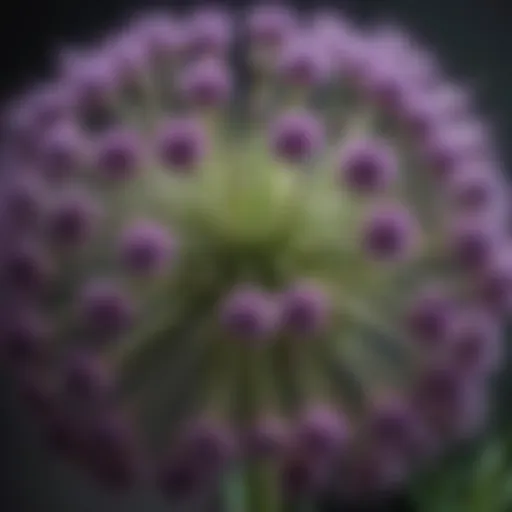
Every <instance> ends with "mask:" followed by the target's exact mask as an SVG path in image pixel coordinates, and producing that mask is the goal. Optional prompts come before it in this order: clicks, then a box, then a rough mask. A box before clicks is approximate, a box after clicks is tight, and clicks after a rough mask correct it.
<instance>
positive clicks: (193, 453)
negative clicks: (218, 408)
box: [178, 417, 238, 474]
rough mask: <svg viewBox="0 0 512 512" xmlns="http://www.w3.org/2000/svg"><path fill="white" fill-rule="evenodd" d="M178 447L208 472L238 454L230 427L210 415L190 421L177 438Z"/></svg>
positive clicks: (216, 469) (213, 471)
mask: <svg viewBox="0 0 512 512" xmlns="http://www.w3.org/2000/svg"><path fill="white" fill-rule="evenodd" d="M178 449H179V450H180V451H181V453H183V454H184V455H185V456H186V457H187V458H188V459H189V460H190V461H193V463H194V464H196V465H200V466H202V467H203V469H204V470H205V471H206V472H207V473H210V474H213V473H215V472H217V471H220V470H221V469H223V468H224V467H225V466H226V465H227V464H229V463H230V462H231V461H232V460H233V458H234V457H236V456H237V455H238V453H237V451H238V447H237V441H236V438H235V436H234V434H233V432H232V431H231V428H230V427H229V426H228V425H227V424H225V423H224V422H223V421H218V420H216V419H214V418H210V417H201V418H197V419H195V420H192V421H190V422H189V423H188V424H187V428H186V429H185V430H184V431H183V434H182V436H181V438H180V440H179V445H178Z"/></svg>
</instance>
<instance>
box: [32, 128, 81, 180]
mask: <svg viewBox="0 0 512 512" xmlns="http://www.w3.org/2000/svg"><path fill="white" fill-rule="evenodd" d="M87 158H88V142H87V140H86V138H85V136H84V134H83V133H81V131H80V129H79V128H78V126H76V125H74V124H72V123H59V124H57V125H55V126H54V127H53V128H52V129H51V130H50V131H49V132H46V133H45V134H43V139H42V141H41V144H40V150H39V162H40V165H41V167H42V170H43V172H44V175H45V176H46V177H47V178H48V179H49V180H51V181H61V180H62V179H65V178H66V177H68V176H70V175H72V174H73V173H75V172H76V171H78V170H80V169H82V168H83V166H84V165H85V164H86V162H87Z"/></svg>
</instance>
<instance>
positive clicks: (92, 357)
mask: <svg viewBox="0 0 512 512" xmlns="http://www.w3.org/2000/svg"><path fill="white" fill-rule="evenodd" d="M62 386H63V389H64V391H65V393H66V395H67V396H68V397H69V398H71V399H72V400H73V407H75V406H78V407H80V408H81V407H83V406H84V405H89V404H98V403H106V402H107V401H108V400H109V399H110V398H111V397H112V396H113V391H114V378H113V375H112V373H111V371H110V370H109V369H108V368H107V366H106V364H105V363H104V362H103V361H102V360H101V358H100V356H99V355H97V354H94V353H92V352H90V351H88V350H76V351H74V352H72V353H71V354H70V355H69V356H68V357H67V359H66V361H65V362H64V367H63V369H62Z"/></svg>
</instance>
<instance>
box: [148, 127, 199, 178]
mask: <svg viewBox="0 0 512 512" xmlns="http://www.w3.org/2000/svg"><path fill="white" fill-rule="evenodd" d="M156 139H157V141H156V146H157V149H156V151H157V153H158V156H159V158H160V161H161V162H162V163H163V164H164V165H166V166H169V167H170V168H172V169H173V170H176V171H179V172H183V171H187V172H188V171H190V170H192V169H194V168H196V167H197V165H198V164H199V163H200V161H201V160H202V159H203V158H204V156H205V154H206V152H207V143H208V141H207V136H206V132H205V130H204V128H203V126H202V125H201V123H199V122H198V121H195V120H193V119H170V120H167V121H165V122H164V123H162V125H161V126H160V129H159V131H158V134H157V136H156Z"/></svg>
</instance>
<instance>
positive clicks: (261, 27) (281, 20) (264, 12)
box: [248, 3, 296, 47]
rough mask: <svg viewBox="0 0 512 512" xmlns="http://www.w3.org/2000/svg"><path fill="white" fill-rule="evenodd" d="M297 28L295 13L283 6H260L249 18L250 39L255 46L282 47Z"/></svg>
mask: <svg viewBox="0 0 512 512" xmlns="http://www.w3.org/2000/svg"><path fill="white" fill-rule="evenodd" d="M295 28H296V20H295V18H294V16H293V13H292V12H291V11H290V10H289V9H287V8H286V7H283V6H281V5H274V4H270V3H269V4H268V5H260V6H257V7H255V8H254V9H253V10H252V12H251V13H250V15H249V18H248V32H249V38H250V40H251V42H252V43H253V44H256V45H261V46H263V47H276V46H278V45H280V44H281V43H282V42H283V41H284V40H285V39H286V38H287V37H288V36H289V35H290V33H291V32H293V30H294V29H295Z"/></svg>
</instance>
